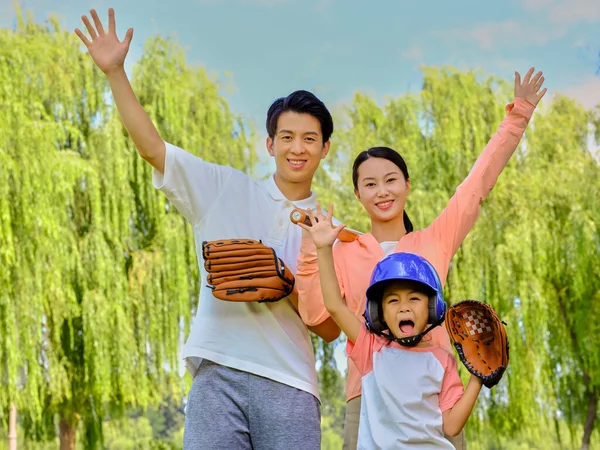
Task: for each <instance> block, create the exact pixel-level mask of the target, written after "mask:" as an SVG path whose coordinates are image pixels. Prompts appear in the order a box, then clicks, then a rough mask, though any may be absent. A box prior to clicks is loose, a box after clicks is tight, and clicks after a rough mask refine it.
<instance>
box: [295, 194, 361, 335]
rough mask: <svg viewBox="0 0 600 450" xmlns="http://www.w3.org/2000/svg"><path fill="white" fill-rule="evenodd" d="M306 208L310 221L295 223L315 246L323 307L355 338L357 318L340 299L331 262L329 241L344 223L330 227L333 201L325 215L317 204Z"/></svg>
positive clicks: (358, 325) (346, 333) (332, 241)
mask: <svg viewBox="0 0 600 450" xmlns="http://www.w3.org/2000/svg"><path fill="white" fill-rule="evenodd" d="M307 212H308V214H309V217H310V219H311V223H312V224H313V225H311V226H308V225H304V224H300V223H299V224H298V225H299V226H300V227H302V228H303V229H304V230H306V231H307V232H308V233H309V234H310V236H311V238H312V240H313V242H314V243H315V246H316V247H317V259H318V263H319V279H320V281H321V291H322V292H323V302H324V304H325V308H327V311H328V312H329V314H331V317H332V318H333V320H334V321H335V323H337V324H338V326H339V327H340V328H341V330H342V331H343V332H344V334H345V335H346V336H347V337H348V339H349V340H350V341H351V342H355V341H356V338H357V337H358V333H359V331H360V327H361V322H360V319H359V318H358V317H356V316H355V315H354V314H353V313H352V311H350V309H348V307H347V306H346V304H345V303H344V299H343V297H342V294H341V292H340V286H339V284H338V281H337V274H336V272H335V265H334V262H333V243H334V242H335V240H336V239H337V236H338V234H339V233H340V231H341V230H342V229H343V228H344V227H345V225H338V226H337V227H334V226H333V224H332V223H331V218H332V217H333V205H331V206H330V207H329V213H328V214H327V215H323V213H322V212H321V208H320V206H319V205H318V204H317V208H316V214H313V212H312V210H310V209H309V210H308V211H307Z"/></svg>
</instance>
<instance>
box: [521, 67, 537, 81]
mask: <svg viewBox="0 0 600 450" xmlns="http://www.w3.org/2000/svg"><path fill="white" fill-rule="evenodd" d="M534 70H535V68H534V67H531V68H530V69H529V70H528V71H527V73H526V74H525V78H523V83H526V84H529V82H530V81H531V75H533V71H534Z"/></svg>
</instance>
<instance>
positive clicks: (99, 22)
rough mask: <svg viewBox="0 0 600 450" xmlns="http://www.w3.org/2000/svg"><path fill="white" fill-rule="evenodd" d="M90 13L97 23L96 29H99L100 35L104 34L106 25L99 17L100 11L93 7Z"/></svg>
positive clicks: (95, 23)
mask: <svg viewBox="0 0 600 450" xmlns="http://www.w3.org/2000/svg"><path fill="white" fill-rule="evenodd" d="M90 14H91V16H92V19H94V25H96V30H98V35H99V36H104V27H103V26H102V22H101V21H100V17H98V13H97V12H96V10H95V9H91V10H90Z"/></svg>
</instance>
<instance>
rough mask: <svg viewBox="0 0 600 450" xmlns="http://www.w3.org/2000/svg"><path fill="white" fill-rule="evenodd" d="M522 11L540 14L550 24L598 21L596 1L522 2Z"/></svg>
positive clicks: (528, 0) (552, 0) (599, 14)
mask: <svg viewBox="0 0 600 450" xmlns="http://www.w3.org/2000/svg"><path fill="white" fill-rule="evenodd" d="M523 9H525V10H527V11H531V12H535V13H540V14H541V15H542V16H545V17H546V18H547V19H548V20H549V21H550V22H552V23H562V24H574V23H577V22H595V21H597V20H599V19H600V1H598V0H524V1H523Z"/></svg>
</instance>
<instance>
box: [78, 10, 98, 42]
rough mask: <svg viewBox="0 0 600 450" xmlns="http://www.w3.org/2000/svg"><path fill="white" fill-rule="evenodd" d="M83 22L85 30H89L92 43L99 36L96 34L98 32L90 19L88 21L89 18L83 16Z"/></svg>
mask: <svg viewBox="0 0 600 450" xmlns="http://www.w3.org/2000/svg"><path fill="white" fill-rule="evenodd" d="M81 20H82V21H83V24H84V25H85V28H86V29H87V30H88V33H89V34H90V37H91V38H92V41H93V40H94V39H96V38H97V37H98V35H97V34H96V30H95V29H94V27H93V26H92V24H91V23H90V19H88V18H87V16H81Z"/></svg>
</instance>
